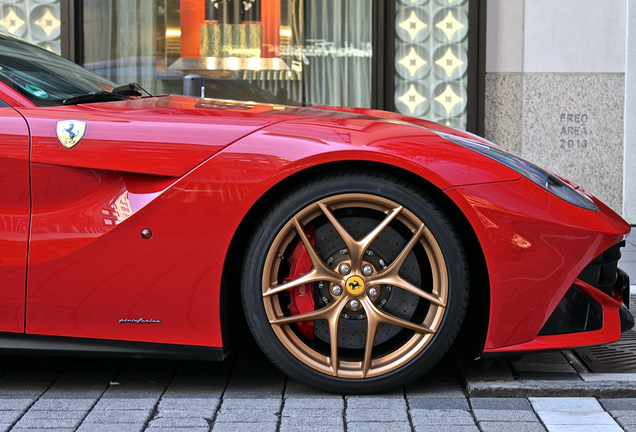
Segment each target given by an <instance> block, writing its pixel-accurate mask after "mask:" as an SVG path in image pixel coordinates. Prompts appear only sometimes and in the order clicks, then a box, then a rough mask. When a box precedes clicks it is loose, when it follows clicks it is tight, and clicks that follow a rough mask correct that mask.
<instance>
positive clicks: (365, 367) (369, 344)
mask: <svg viewBox="0 0 636 432" xmlns="http://www.w3.org/2000/svg"><path fill="white" fill-rule="evenodd" d="M362 306H363V307H364V312H365V313H366V315H367V335H366V341H365V344H364V359H363V360H362V378H366V377H367V374H368V373H369V369H371V361H372V359H371V354H372V353H373V343H374V342H375V333H376V331H377V330H378V325H380V320H379V319H378V314H376V313H375V309H376V308H375V307H373V305H372V304H371V301H370V300H369V299H368V298H363V299H362Z"/></svg>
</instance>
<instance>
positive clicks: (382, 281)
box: [373, 276, 446, 307]
mask: <svg viewBox="0 0 636 432" xmlns="http://www.w3.org/2000/svg"><path fill="white" fill-rule="evenodd" d="M373 285H391V286H395V287H398V288H401V289H403V290H405V291H408V292H410V293H413V294H415V295H416V296H418V297H422V298H423V299H425V300H428V301H430V302H431V303H433V304H434V305H437V306H441V307H446V302H444V300H442V299H441V298H440V297H439V296H437V295H435V294H432V293H430V292H428V291H424V290H423V289H421V288H418V287H416V286H415V285H413V284H412V283H410V282H408V281H406V280H404V279H403V278H401V277H400V276H392V277H381V278H377V279H374V280H373Z"/></svg>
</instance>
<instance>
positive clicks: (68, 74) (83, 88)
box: [0, 34, 116, 106]
mask: <svg viewBox="0 0 636 432" xmlns="http://www.w3.org/2000/svg"><path fill="white" fill-rule="evenodd" d="M0 81H2V82H3V83H5V84H7V85H8V86H9V87H11V88H13V89H15V90H16V91H18V92H20V93H21V94H22V95H23V96H25V97H26V98H28V99H29V100H30V101H32V102H33V103H35V104H36V105H38V106H52V105H62V102H63V101H64V100H65V99H69V98H72V97H75V96H81V95H85V94H87V93H91V92H103V91H110V90H111V89H112V88H113V87H115V86H116V84H115V83H113V82H111V81H109V80H107V79H105V78H102V77H100V76H98V75H95V74H93V73H91V72H89V71H87V70H86V69H84V68H82V67H80V66H78V65H76V64H75V63H72V62H70V61H68V60H65V59H63V58H62V57H60V56H58V55H56V54H53V53H51V52H49V51H47V50H45V49H42V48H39V47H37V46H35V45H31V44H29V43H28V42H25V41H22V40H20V39H17V38H14V37H11V36H7V35H5V34H0Z"/></svg>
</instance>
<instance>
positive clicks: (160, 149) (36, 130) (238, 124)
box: [20, 95, 385, 177]
mask: <svg viewBox="0 0 636 432" xmlns="http://www.w3.org/2000/svg"><path fill="white" fill-rule="evenodd" d="M20 112H21V113H22V114H23V115H24V116H25V118H26V119H27V121H28V122H29V126H30V128H31V132H32V137H33V145H32V158H31V160H32V162H35V163H42V164H51V165H65V166H76V167H83V168H92V169H103V170H110V171H122V172H131V173H137V174H152V175H160V176H169V177H180V176H182V175H184V174H185V173H187V172H188V171H189V170H191V169H192V168H194V167H196V166H198V165H199V164H201V163H202V162H203V161H205V160H207V159H209V158H210V157H212V156H213V155H214V154H216V153H218V152H219V151H221V150H223V149H224V148H225V147H227V146H228V145H230V144H232V143H234V142H236V141H238V140H240V139H241V138H243V137H246V136H248V135H250V134H252V133H254V132H256V131H258V130H260V129H263V128H266V127H268V126H271V125H273V124H276V123H279V122H282V121H289V120H300V119H319V118H329V119H332V120H338V119H342V120H344V119H351V118H364V117H366V118H371V117H369V116H364V115H360V114H355V113H346V112H331V111H325V110H316V109H311V108H298V107H288V106H283V105H275V104H257V103H249V102H234V101H226V100H218V99H195V98H190V97H185V96H175V95H171V96H158V97H148V98H139V99H130V100H123V101H115V102H102V103H91V104H82V105H69V106H56V107H39V108H20ZM374 119H376V118H374ZM70 120H74V121H80V122H84V123H85V124H86V132H85V135H84V137H83V138H82V141H81V142H80V143H79V144H78V145H77V146H75V147H73V149H72V150H70V151H69V150H67V149H66V148H63V147H62V146H61V145H60V142H59V141H58V138H57V136H56V125H57V123H58V122H60V121H70ZM376 120H380V119H376ZM380 121H385V120H380Z"/></svg>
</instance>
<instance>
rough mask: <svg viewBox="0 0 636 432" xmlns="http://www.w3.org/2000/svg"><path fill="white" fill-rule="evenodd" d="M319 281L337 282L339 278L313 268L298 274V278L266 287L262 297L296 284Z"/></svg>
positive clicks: (285, 289)
mask: <svg viewBox="0 0 636 432" xmlns="http://www.w3.org/2000/svg"><path fill="white" fill-rule="evenodd" d="M321 281H325V282H334V283H338V282H340V279H339V278H337V277H334V276H333V274H325V272H321V271H319V270H316V269H313V270H311V271H310V272H309V273H307V274H306V275H303V276H300V277H299V278H296V279H294V280H292V281H285V283H283V284H276V285H272V286H270V287H269V288H268V289H267V291H265V292H264V293H263V297H269V296H272V295H274V294H278V293H281V292H283V291H287V290H288V289H292V288H295V287H297V286H301V285H305V284H308V283H314V282H321Z"/></svg>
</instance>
